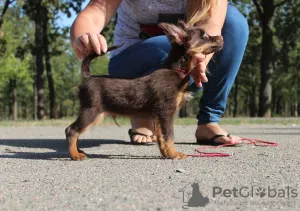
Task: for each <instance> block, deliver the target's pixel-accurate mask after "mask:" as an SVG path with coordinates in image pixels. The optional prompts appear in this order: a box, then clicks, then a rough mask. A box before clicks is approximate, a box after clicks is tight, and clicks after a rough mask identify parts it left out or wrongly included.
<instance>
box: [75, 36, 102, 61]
mask: <svg viewBox="0 0 300 211" xmlns="http://www.w3.org/2000/svg"><path fill="white" fill-rule="evenodd" d="M72 47H73V49H74V52H75V55H76V57H77V58H78V59H84V58H85V57H87V56H88V55H89V54H90V53H93V52H96V53H97V54H99V55H101V52H104V53H106V51H107V43H106V39H105V38H104V37H103V36H102V35H101V34H96V33H86V34H83V35H81V36H79V37H76V38H75V39H74V41H73V42H72Z"/></svg>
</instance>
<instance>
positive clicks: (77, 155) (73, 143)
mask: <svg viewBox="0 0 300 211" xmlns="http://www.w3.org/2000/svg"><path fill="white" fill-rule="evenodd" d="M103 118H104V113H101V114H99V115H98V116H97V118H96V119H95V121H94V122H92V123H91V124H89V125H88V126H87V127H85V128H83V129H82V130H81V131H79V132H78V133H75V135H73V136H72V137H70V138H69V139H68V141H69V153H70V156H71V159H72V160H76V161H77V160H85V159H87V156H86V155H85V154H84V153H81V152H78V147H77V141H78V138H79V136H80V135H81V134H82V133H83V132H84V131H86V130H87V129H89V128H90V127H91V126H94V125H96V124H98V123H100V122H101V121H102V120H103Z"/></svg>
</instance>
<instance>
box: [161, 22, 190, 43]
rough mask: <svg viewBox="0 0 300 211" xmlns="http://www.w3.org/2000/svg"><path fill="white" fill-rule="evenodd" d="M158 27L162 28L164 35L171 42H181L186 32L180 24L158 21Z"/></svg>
mask: <svg viewBox="0 0 300 211" xmlns="http://www.w3.org/2000/svg"><path fill="white" fill-rule="evenodd" d="M159 27H161V28H162V29H163V31H164V32H165V34H166V36H167V37H168V38H169V40H170V41H171V42H173V43H178V44H183V43H184V38H185V36H186V33H185V31H184V29H182V28H181V27H180V26H175V25H174V24H169V23H160V24H159Z"/></svg>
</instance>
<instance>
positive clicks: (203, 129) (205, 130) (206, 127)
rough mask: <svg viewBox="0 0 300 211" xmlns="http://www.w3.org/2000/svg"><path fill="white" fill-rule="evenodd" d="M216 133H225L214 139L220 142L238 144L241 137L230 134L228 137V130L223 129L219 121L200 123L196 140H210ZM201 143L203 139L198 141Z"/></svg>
mask: <svg viewBox="0 0 300 211" xmlns="http://www.w3.org/2000/svg"><path fill="white" fill-rule="evenodd" d="M215 135H224V136H221V137H218V138H216V139H215V140H214V142H216V143H220V144H238V143H240V141H239V140H240V137H238V136H233V135H230V137H227V132H226V131H225V130H223V129H222V128H221V127H220V126H219V125H218V124H217V123H209V124H202V125H198V127H197V130H196V133H195V136H196V140H209V139H211V138H212V137H214V136H215ZM198 143H199V144H201V141H199V142H198Z"/></svg>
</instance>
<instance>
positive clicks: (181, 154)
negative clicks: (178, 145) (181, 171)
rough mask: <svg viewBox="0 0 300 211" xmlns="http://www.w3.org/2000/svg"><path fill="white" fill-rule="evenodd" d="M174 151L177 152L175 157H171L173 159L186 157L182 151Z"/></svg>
mask: <svg viewBox="0 0 300 211" xmlns="http://www.w3.org/2000/svg"><path fill="white" fill-rule="evenodd" d="M176 153H177V155H176V157H175V158H173V159H175V160H181V159H184V158H186V157H187V156H186V155H185V154H183V153H182V152H176Z"/></svg>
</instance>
